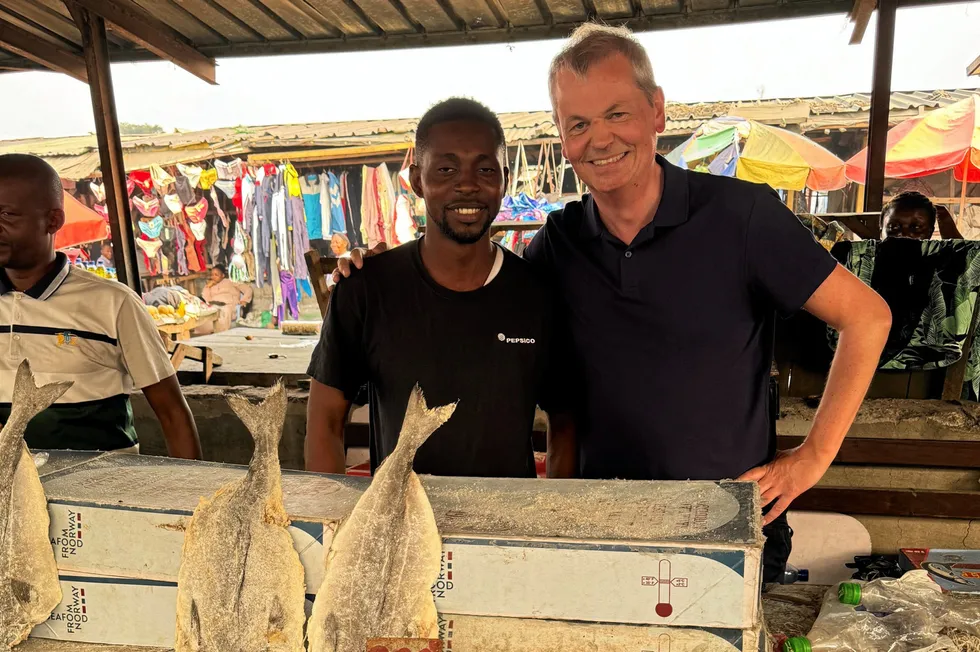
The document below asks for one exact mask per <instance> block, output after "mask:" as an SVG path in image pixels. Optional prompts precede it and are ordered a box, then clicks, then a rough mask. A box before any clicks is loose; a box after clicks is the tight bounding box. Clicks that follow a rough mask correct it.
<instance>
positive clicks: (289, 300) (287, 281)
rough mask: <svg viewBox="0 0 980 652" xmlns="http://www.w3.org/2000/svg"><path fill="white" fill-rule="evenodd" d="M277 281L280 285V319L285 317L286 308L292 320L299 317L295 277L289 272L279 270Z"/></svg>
mask: <svg viewBox="0 0 980 652" xmlns="http://www.w3.org/2000/svg"><path fill="white" fill-rule="evenodd" d="M279 282H280V284H281V285H282V301H283V311H282V316H281V317H280V320H282V319H285V317H286V310H287V309H288V310H289V315H290V316H292V318H293V319H294V320H298V319H299V290H298V289H297V287H296V279H295V278H293V275H292V274H290V273H289V272H279Z"/></svg>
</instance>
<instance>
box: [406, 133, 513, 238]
mask: <svg viewBox="0 0 980 652" xmlns="http://www.w3.org/2000/svg"><path fill="white" fill-rule="evenodd" d="M503 155H504V151H503V148H502V147H501V146H500V143H499V142H498V141H497V138H496V136H495V134H494V131H493V129H492V128H491V127H490V126H489V125H487V124H484V123H482V122H478V121H471V120H456V121H451V122H443V123H441V124H436V125H433V126H432V128H431V129H430V131H429V135H428V140H427V145H426V147H425V151H424V153H422V154H421V156H420V160H419V162H418V164H417V165H413V166H412V169H411V181H412V189H413V190H414V191H415V194H417V195H418V196H419V197H422V198H423V199H425V212H426V215H427V217H428V219H429V220H430V222H431V223H432V224H435V225H436V226H437V227H438V230H439V233H440V234H441V235H443V236H445V237H447V238H449V239H450V240H452V241H453V242H456V243H458V244H473V243H476V242H479V241H480V240H481V239H482V238H483V237H484V236H485V235H486V234H487V232H488V231H489V230H490V223H491V222H493V219H494V218H495V217H496V216H497V212H498V211H499V210H500V202H501V201H502V200H503V197H504V188H505V187H506V184H507V167H506V165H505V164H504V160H503Z"/></svg>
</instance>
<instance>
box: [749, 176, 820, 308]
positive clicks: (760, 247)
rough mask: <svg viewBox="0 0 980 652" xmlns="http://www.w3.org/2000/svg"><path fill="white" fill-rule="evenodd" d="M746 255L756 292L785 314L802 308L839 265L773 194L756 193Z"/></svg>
mask: <svg viewBox="0 0 980 652" xmlns="http://www.w3.org/2000/svg"><path fill="white" fill-rule="evenodd" d="M745 253H746V269H747V272H748V277H749V282H750V283H751V284H752V288H753V290H754V291H756V292H759V293H761V294H762V295H763V296H765V297H767V298H768V299H769V300H771V301H772V303H773V304H774V305H775V307H776V309H777V310H778V311H779V312H780V313H782V314H783V315H790V314H792V313H794V312H796V311H797V310H799V309H800V308H802V307H803V304H805V303H806V302H807V301H808V300H809V299H810V297H811V296H813V293H814V292H815V291H816V290H817V288H819V287H820V285H821V284H822V283H823V282H824V281H825V280H827V277H828V276H830V273H831V272H833V271H834V267H836V265H837V261H836V260H834V258H833V256H831V255H830V252H828V251H827V250H826V249H824V248H823V247H822V246H821V245H820V244H819V243H818V242H817V241H816V239H815V238H814V237H813V234H812V233H810V230H809V229H807V228H806V227H805V226H803V224H802V223H801V222H800V220H799V219H798V218H797V217H796V215H794V214H793V212H792V211H791V210H789V208H787V207H786V206H784V205H783V204H782V202H780V201H779V196H778V195H776V193H775V192H773V191H771V190H768V191H760V192H759V193H758V194H757V197H756V200H755V204H754V206H753V208H752V213H751V215H750V216H749V223H748V232H747V234H746V244H745Z"/></svg>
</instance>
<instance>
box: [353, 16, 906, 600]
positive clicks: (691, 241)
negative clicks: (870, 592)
mask: <svg viewBox="0 0 980 652" xmlns="http://www.w3.org/2000/svg"><path fill="white" fill-rule="evenodd" d="M550 85H551V96H552V106H553V108H554V113H555V118H556V120H555V122H556V125H557V126H558V129H559V131H560V136H561V140H562V149H563V152H564V154H565V157H566V158H567V159H568V160H569V161H570V162H571V164H572V166H573V168H574V169H575V172H576V173H577V174H578V176H579V177H580V178H581V179H582V180H583V181H584V182H585V183H586V185H588V187H589V189H590V191H591V194H588V195H585V196H584V197H583V198H582V201H580V202H572V203H570V204H568V205H567V206H566V207H565V209H564V210H563V211H560V212H557V213H553V214H552V215H551V216H550V217H549V219H548V222H547V224H546V225H545V227H544V228H543V229H541V231H540V232H539V233H538V235H537V236H536V237H535V238H534V240H533V241H532V242H531V244H530V245H529V246H528V248H527V249H526V250H525V252H524V257H525V258H526V259H527V260H529V261H530V262H531V263H532V264H533V265H534V266H535V267H536V268H537V269H538V270H539V271H540V272H541V273H542V274H544V275H546V276H548V277H550V278H551V280H552V282H553V284H554V287H555V289H556V290H557V293H558V297H559V299H560V300H561V303H562V304H563V311H564V313H565V314H564V318H563V319H559V320H557V323H558V325H559V326H558V327H560V328H561V327H564V328H568V329H569V330H570V333H569V335H570V337H571V340H572V344H573V351H574V356H573V357H574V359H575V362H576V363H577V365H578V367H579V369H578V371H579V372H580V376H581V377H580V378H579V379H577V380H578V383H577V386H578V387H579V388H580V389H579V391H580V392H581V396H578V397H574V399H576V400H566V401H564V402H563V403H564V404H572V405H577V406H578V409H577V413H576V414H575V415H574V417H575V418H574V423H575V428H574V434H573V433H572V432H570V430H572V429H568V428H565V429H562V433H563V434H561V435H559V434H558V433H549V441H548V474H549V476H551V477H571V476H579V477H585V478H622V479H635V480H686V479H703V480H721V479H726V478H740V479H742V480H750V481H757V482H758V483H759V486H760V489H761V491H762V498H763V503H764V504H766V505H767V506H769V509H768V513H767V515H766V517H765V522H766V525H767V527H766V528H765V533H766V536H767V542H766V550H765V563H764V565H765V580H766V581H768V582H772V581H776V580H777V579H778V577H779V575H780V574H781V573H782V570H783V568H784V567H785V563H786V559H787V558H788V557H789V552H790V547H791V538H790V537H791V532H790V529H789V526H788V525H787V523H786V518H785V515H784V512H785V510H786V508H787V507H788V506H789V504H790V503H791V502H792V501H793V499H795V498H796V497H797V496H799V495H800V494H801V493H803V492H804V491H806V490H807V489H809V488H810V487H812V486H813V485H814V484H816V482H817V481H818V480H819V479H820V478H821V477H822V476H823V474H824V473H825V472H826V470H827V468H828V467H829V466H830V463H831V461H832V460H833V458H834V457H835V456H836V454H837V451H838V449H839V448H840V444H841V442H842V441H843V438H844V435H845V434H846V433H847V430H848V428H849V427H850V425H851V423H852V422H853V420H854V417H855V415H856V414H857V411H858V408H859V407H860V405H861V401H862V400H863V398H864V395H865V393H866V391H867V389H868V385H869V384H870V382H871V377H872V376H873V375H874V371H875V368H876V367H877V362H878V358H879V355H880V353H881V351H882V349H883V348H884V344H885V340H886V339H887V336H888V330H889V327H890V324H891V314H890V312H889V310H888V306H887V304H885V302H884V301H883V300H882V299H881V298H880V297H879V296H878V295H877V294H876V293H875V292H874V291H872V290H871V289H870V288H868V287H867V286H866V285H864V284H863V283H861V281H859V280H858V279H857V278H856V277H854V276H853V275H852V274H850V273H849V272H847V271H846V270H845V269H844V268H842V267H840V266H838V265H837V263H836V262H835V261H834V259H833V258H832V257H831V256H830V255H829V254H828V253H827V251H826V250H824V249H823V247H821V246H820V245H819V244H817V242H816V241H815V240H814V239H813V237H812V235H811V234H810V233H809V231H807V230H806V229H805V227H803V226H802V224H800V222H799V220H797V219H796V217H795V215H793V213H792V212H791V211H790V210H789V209H788V208H786V207H785V206H783V205H782V203H780V201H779V198H778V196H777V195H776V194H775V193H774V192H773V191H772V190H771V189H770V188H769V187H767V186H760V185H755V184H750V183H746V182H744V181H739V180H736V179H729V178H724V177H713V176H709V175H706V174H700V173H696V172H688V171H687V170H682V169H680V168H677V167H675V166H672V165H671V164H669V163H668V162H667V161H665V160H664V159H663V158H662V157H660V156H657V154H656V148H657V135H658V134H659V133H660V132H662V131H663V130H664V128H665V121H666V116H665V111H664V95H663V91H662V90H661V89H660V88H659V87H658V86H657V85H656V83H655V81H654V77H653V68H652V66H651V64H650V59H649V57H648V56H647V54H646V52H645V50H644V49H643V47H642V46H641V45H640V44H639V43H638V42H637V41H636V39H634V38H633V36H632V35H631V34H630V32H629V31H628V30H626V29H622V28H611V27H605V26H599V25H585V26H583V27H581V28H579V30H577V31H576V32H575V34H573V36H572V37H571V39H570V40H569V42H568V44H567V45H566V47H565V48H564V49H563V51H562V52H561V53H560V54H559V55H558V56H557V57H556V58H555V60H554V62H553V64H552V69H551V74H550ZM352 263H353V266H355V267H360V263H361V254H360V253H359V252H357V253H356V254H355V255H354V256H353V257H352ZM339 270H340V272H339V273H341V274H347V273H349V264H346V263H345V264H342V265H341V266H340V268H339ZM800 308H803V309H805V310H807V311H808V312H810V313H812V314H813V315H815V316H816V317H818V318H820V319H822V320H824V321H825V322H827V323H828V324H830V325H831V326H833V327H834V328H836V329H837V330H839V331H840V333H841V345H840V346H839V347H838V349H837V354H836V357H835V359H834V364H833V366H832V368H831V372H830V376H829V378H828V381H827V387H826V390H825V392H824V398H823V402H822V404H821V406H820V409H819V410H818V411H817V414H816V417H815V419H814V422H813V426H812V428H811V431H810V434H809V436H808V437H807V439H806V441H805V443H804V444H803V445H801V446H800V447H799V448H796V449H794V450H792V451H788V452H786V453H781V454H779V455H777V454H776V452H775V440H774V436H773V433H774V431H773V429H772V424H771V423H770V419H769V393H768V383H769V371H770V367H771V364H772V359H773V333H774V329H775V322H776V315H777V313H780V314H782V315H788V314H791V313H793V312H795V311H797V310H799V309H800Z"/></svg>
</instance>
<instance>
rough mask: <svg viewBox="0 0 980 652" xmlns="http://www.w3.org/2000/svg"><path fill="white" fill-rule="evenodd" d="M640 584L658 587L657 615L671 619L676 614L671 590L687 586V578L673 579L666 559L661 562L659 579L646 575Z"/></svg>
mask: <svg viewBox="0 0 980 652" xmlns="http://www.w3.org/2000/svg"><path fill="white" fill-rule="evenodd" d="M640 584H641V585H643V586H656V587H657V594H658V596H657V597H658V600H659V602H657V608H656V611H657V615H658V616H660V617H661V618H669V617H670V615H671V614H672V613H674V607H673V606H672V605H671V604H670V588H671V587H672V586H676V587H677V588H684V587H686V586H687V578H686V577H673V578H672V577H671V576H670V562H669V561H668V560H666V559H663V560H661V561H660V573H659V576H658V577H652V576H649V575H645V576H643V577H641V578H640Z"/></svg>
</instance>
